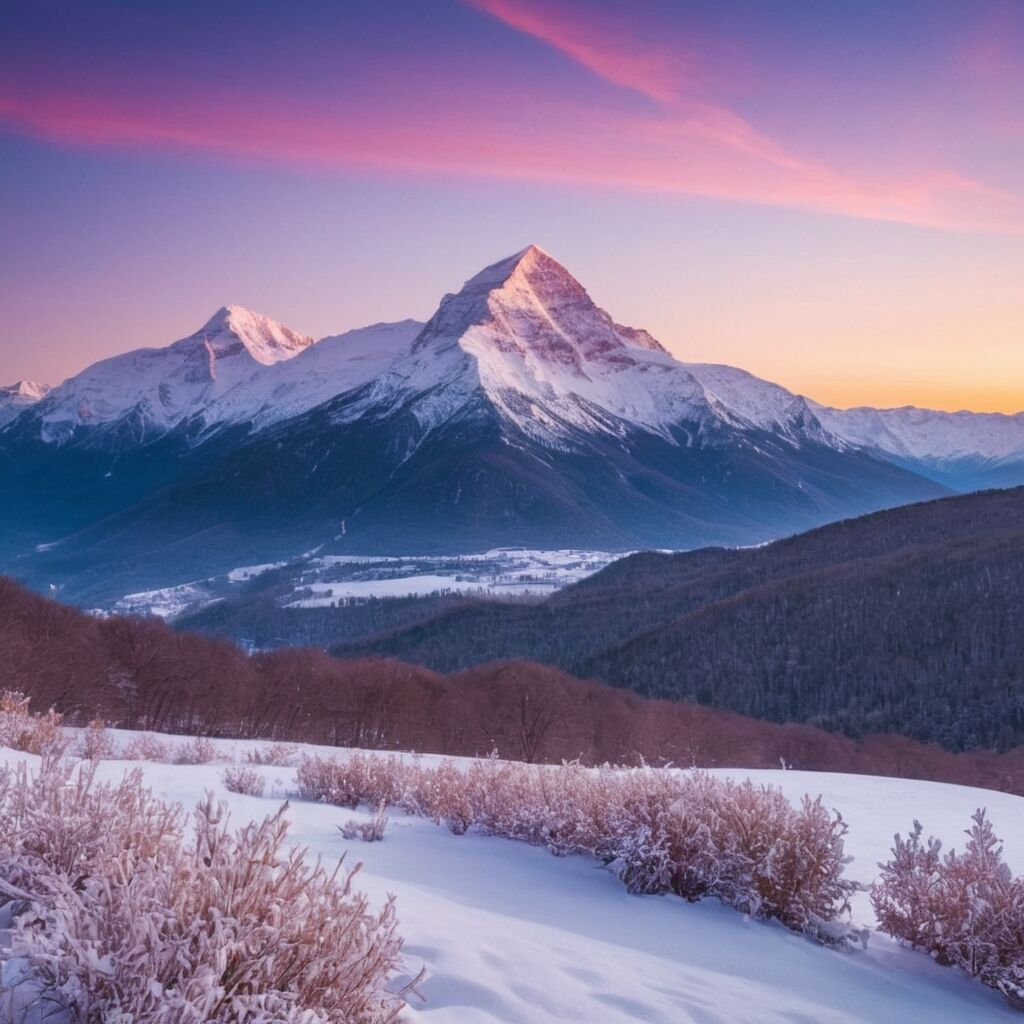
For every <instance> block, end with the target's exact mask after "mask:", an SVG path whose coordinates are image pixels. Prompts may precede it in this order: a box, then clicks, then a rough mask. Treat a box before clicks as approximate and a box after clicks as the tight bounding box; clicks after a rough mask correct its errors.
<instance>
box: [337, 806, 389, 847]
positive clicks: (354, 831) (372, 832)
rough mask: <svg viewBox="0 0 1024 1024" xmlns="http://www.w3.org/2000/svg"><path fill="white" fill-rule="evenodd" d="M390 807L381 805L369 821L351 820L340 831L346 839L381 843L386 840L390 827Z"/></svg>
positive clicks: (339, 827) (341, 826) (340, 826)
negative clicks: (385, 836) (385, 835)
mask: <svg viewBox="0 0 1024 1024" xmlns="http://www.w3.org/2000/svg"><path fill="white" fill-rule="evenodd" d="M387 809H388V805H387V804H386V803H383V802H382V803H381V805H380V806H379V807H378V808H377V810H376V812H375V813H374V815H373V817H372V818H371V819H370V820H369V821H359V820H358V819H356V818H350V819H349V820H348V821H346V822H345V824H344V825H339V826H338V829H339V830H340V832H341V835H342V837H343V838H344V839H350V840H351V839H361V840H362V841H363V842H364V843H379V842H380V841H381V840H382V839H383V838H384V830H385V829H386V828H387V827H388V821H389V820H390V819H389V818H388V816H387Z"/></svg>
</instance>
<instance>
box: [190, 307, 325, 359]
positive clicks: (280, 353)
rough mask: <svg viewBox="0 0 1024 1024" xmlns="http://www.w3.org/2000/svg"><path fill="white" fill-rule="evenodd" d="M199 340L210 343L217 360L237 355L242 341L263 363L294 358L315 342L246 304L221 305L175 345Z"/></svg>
mask: <svg viewBox="0 0 1024 1024" xmlns="http://www.w3.org/2000/svg"><path fill="white" fill-rule="evenodd" d="M197 341H198V342H201V343H204V344H207V345H209V347H210V349H211V350H212V351H213V353H214V354H215V358H218V359H220V358H223V357H224V356H226V355H233V354H235V352H237V346H238V345H239V344H241V345H242V346H243V347H244V348H245V350H246V351H247V352H248V354H249V355H250V356H252V358H253V359H255V360H256V362H258V363H262V364H263V365H264V366H270V365H272V364H274V363H279V362H281V361H282V360H284V359H291V358H293V357H294V356H296V355H298V354H299V353H300V352H301V351H302V350H303V349H306V348H309V346H310V345H312V344H313V339H312V338H308V337H306V336H305V335H302V334H299V333H297V332H296V331H293V330H291V328H289V327H285V326H284V325H283V324H279V323H278V322H277V321H276V320H271V319H270V317H267V316H264V315H263V314H262V313H255V312H253V311H252V310H251V309H246V308H245V307H244V306H221V308H220V309H218V310H217V312H216V313H214V314H213V316H211V317H210V319H209V320H207V321H206V323H205V324H204V325H203V326H202V327H200V328H199V330H198V331H196V333H195V334H193V335H190V336H189V337H188V338H183V339H182V340H181V341H179V342H175V345H178V346H181V347H183V348H186V347H189V346H194V345H195V343H196V342H197ZM172 347H173V346H172Z"/></svg>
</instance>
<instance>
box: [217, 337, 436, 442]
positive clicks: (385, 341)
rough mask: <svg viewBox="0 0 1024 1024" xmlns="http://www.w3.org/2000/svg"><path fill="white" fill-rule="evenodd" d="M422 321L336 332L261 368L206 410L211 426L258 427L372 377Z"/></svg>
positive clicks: (408, 340) (410, 339)
mask: <svg viewBox="0 0 1024 1024" xmlns="http://www.w3.org/2000/svg"><path fill="white" fill-rule="evenodd" d="M422 328H423V324H422V323H421V322H420V321H419V320H400V321H398V322H397V323H380V324H372V325H371V326H369V327H361V328H358V329H356V330H353V331H346V332H345V333H344V334H334V335H330V336H328V337H326V338H322V339H321V340H320V341H318V342H317V343H316V344H315V345H310V346H309V347H308V348H307V349H305V351H303V352H300V353H299V354H298V355H297V356H296V357H295V358H294V359H290V360H288V361H287V362H284V363H276V364H274V365H272V366H267V367H265V368H264V369H261V370H258V371H257V372H256V373H254V374H253V375H252V376H251V377H250V378H249V379H248V380H247V381H244V382H242V383H241V384H239V385H238V386H237V387H235V388H233V389H232V390H231V391H229V392H227V393H226V394H225V395H223V396H222V397H221V398H218V399H215V400H214V401H213V402H211V403H210V405H209V406H207V408H206V409H205V410H204V412H203V418H204V419H205V420H206V422H207V424H208V425H211V426H212V425H217V424H221V423H252V425H253V428H254V429H256V430H259V429H262V428H264V427H267V426H270V425H271V424H273V423H277V422H280V421H281V420H285V419H288V418H289V417H291V416H297V415H299V414H300V413H303V412H307V411H308V410H310V409H314V408H316V407H317V406H318V405H321V404H323V403H324V402H329V401H330V400H331V399H332V398H334V397H335V396H336V395H339V394H341V393H343V392H345V391H350V390H352V389H353V388H357V387H360V386H361V385H363V384H365V383H367V382H368V381H370V380H373V379H374V378H375V377H377V376H378V375H379V374H381V373H382V372H383V371H384V370H386V369H387V368H388V366H389V365H390V364H391V363H392V362H394V360H395V359H396V358H397V357H398V356H400V355H401V354H402V353H404V352H406V351H408V349H409V346H410V345H411V344H412V342H413V339H414V338H415V337H416V335H417V334H419V332H420V330H421V329H422Z"/></svg>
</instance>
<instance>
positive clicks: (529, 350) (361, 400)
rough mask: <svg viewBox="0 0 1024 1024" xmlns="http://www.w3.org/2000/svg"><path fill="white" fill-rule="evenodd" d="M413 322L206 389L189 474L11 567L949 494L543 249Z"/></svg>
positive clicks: (712, 540)
mask: <svg viewBox="0 0 1024 1024" xmlns="http://www.w3.org/2000/svg"><path fill="white" fill-rule="evenodd" d="M417 327H418V325H416V324H415V323H414V322H408V321H407V322H405V323H403V324H398V325H391V326H387V325H383V326H382V327H380V328H371V329H367V332H366V333H365V336H364V337H361V338H352V337H349V338H348V340H347V341H346V340H345V338H344V336H343V337H342V338H341V339H336V341H337V343H338V344H337V346H336V347H337V351H338V352H339V353H340V355H341V356H345V353H346V352H350V353H351V354H352V356H353V357H352V358H344V359H341V360H340V361H338V360H336V359H335V356H334V355H333V354H332V348H328V347H327V346H329V345H332V346H333V342H329V341H325V342H321V343H319V344H318V345H314V346H312V347H309V346H305V350H304V351H301V352H300V353H298V354H295V352H294V351H293V352H292V354H293V355H295V358H293V359H290V360H289V361H288V362H286V363H283V364H281V365H272V366H263V367H260V368H259V369H258V371H257V372H255V373H252V374H249V375H248V376H247V377H246V378H245V379H244V380H237V381H235V382H234V383H233V385H232V386H231V387H230V388H223V389H218V390H217V391H216V393H215V394H214V396H213V400H212V401H209V402H207V404H205V405H202V406H200V405H199V404H198V400H197V401H196V403H195V404H194V405H193V406H192V407H191V408H193V409H194V415H192V416H190V417H189V418H186V419H182V420H180V421H179V423H178V425H177V427H175V428H174V430H172V431H169V432H167V433H165V434H164V435H162V436H161V438H162V443H163V444H164V447H165V448H168V446H170V445H174V444H176V445H177V448H176V449H175V454H174V457H175V467H174V471H173V473H169V474H168V475H166V476H165V477H164V478H162V479H159V478H157V477H156V476H154V481H155V486H152V487H150V488H149V489H148V491H146V492H144V493H139V492H138V491H137V490H133V491H131V494H132V497H133V499H135V500H134V501H133V502H131V503H124V502H122V504H121V506H120V507H118V508H115V507H112V506H110V507H108V510H107V511H108V514H107V515H105V516H103V517H100V518H94V520H93V522H91V523H90V522H88V521H86V520H84V519H82V518H81V517H79V518H78V519H76V520H75V528H76V532H74V533H73V535H72V536H65V537H58V538H47V539H46V540H45V541H43V543H44V544H52V542H53V540H60V543H59V544H58V545H57V546H56V547H47V548H46V549H44V550H43V551H41V552H38V553H36V554H34V555H32V556H31V557H30V558H29V559H27V560H26V561H25V562H23V563H22V566H19V569H21V570H22V571H23V572H24V574H25V576H26V578H28V579H30V580H31V581H33V582H34V583H36V584H37V585H40V584H43V583H49V582H52V581H53V580H55V579H56V580H61V581H70V583H71V587H70V589H69V591H68V593H69V595H70V596H74V597H75V598H76V599H78V600H90V601H98V602H101V601H104V600H106V599H108V598H109V597H110V596H111V595H112V594H115V591H118V590H119V591H120V593H124V592H126V591H128V590H132V589H134V590H138V589H147V588H149V587H151V586H156V585H166V584H169V583H174V582H181V581H185V580H188V579H191V578H194V577H195V576H198V575H209V574H211V573H213V572H218V571H224V570H226V569H229V568H231V567H232V566H233V565H239V564H244V563H245V562H251V561H266V560H268V559H277V558H280V557H285V556H289V555H294V554H296V553H298V552H300V551H303V550H309V549H310V548H313V547H324V550H327V551H335V552H351V551H360V552H378V553H386V552H400V553H409V552H410V551H413V552H431V551H439V550H447V551H449V552H459V551H472V550H483V549H487V548H491V547H495V546H502V545H508V544H528V545H531V546H537V547H567V546H575V545H579V544H586V545H588V546H591V547H595V548H604V549H606V550H623V549H634V548H637V547H673V548H679V547H693V546H698V545H704V544H716V543H717V544H750V543H759V542H761V541H764V540H767V539H769V538H772V537H777V536H780V535H784V534H786V533H791V532H794V531H796V530H800V529H806V528H807V527H809V526H813V525H816V524H818V523H820V522H823V521H827V520H829V519H835V518H838V517H841V516H844V515H850V514H855V513H860V512H865V511H870V510H872V509H877V508H881V507H885V506H888V505H893V504H898V503H901V502H906V501H910V500H915V499H920V498H926V497H932V496H935V495H938V494H942V493H945V489H944V488H943V487H942V486H941V485H939V484H936V483H934V482H933V481H930V480H927V479H925V478H923V477H921V476H919V475H916V474H914V473H911V472H908V471H906V470H904V469H901V468H899V467H896V466H893V465H892V464H891V463H889V462H887V461H885V460H884V459H881V458H878V457H877V456H875V455H872V454H871V453H867V452H864V451H863V450H861V449H860V448H856V447H854V446H851V445H849V444H847V443H846V442H844V441H842V440H840V439H838V438H837V437H835V436H834V435H832V434H831V433H830V432H829V431H827V430H826V429H825V428H824V427H823V426H822V424H821V422H820V421H819V420H818V419H817V417H816V416H815V414H814V412H813V410H812V409H811V408H810V406H809V404H808V403H807V402H806V401H805V400H804V399H801V398H798V397H796V396H792V395H789V393H788V392H785V391H784V389H781V388H778V387H776V386H775V385H770V384H767V383H766V382H762V381H757V380H756V378H749V382H753V386H754V387H755V390H756V394H752V393H744V394H736V393H726V392H725V390H724V389H723V388H722V387H719V388H718V389H717V390H716V389H713V388H710V387H708V386H706V385H705V384H704V383H702V381H701V379H700V378H699V377H698V376H697V375H695V374H694V372H692V371H691V370H690V369H689V368H687V367H686V366H685V365H683V364H681V363H679V362H678V361H676V360H675V359H673V358H672V357H671V356H669V355H668V353H666V352H665V350H664V349H663V348H662V347H661V346H660V345H659V344H658V343H657V342H656V341H655V340H654V339H653V338H651V337H650V336H649V335H648V334H646V333H645V332H643V331H638V330H633V329H630V328H626V327H622V326H620V325H617V324H616V323H615V322H614V321H613V320H612V319H611V317H610V316H608V314H607V313H605V312H604V311H603V310H601V309H599V308H598V307H597V306H596V305H595V304H594V303H593V301H592V300H591V299H590V297H589V296H588V295H587V293H586V291H585V289H584V288H583V287H582V285H580V284H579V282H578V281H576V280H575V279H574V278H573V277H572V275H570V274H569V273H568V271H566V270H565V268H563V267H562V266H560V265H559V264H558V263H557V262H556V261H555V260H554V259H552V258H551V257H550V256H548V255H547V254H546V253H544V252H543V251H542V250H540V249H538V248H537V247H535V246H530V247H529V248H527V249H525V250H523V251H522V252H520V253H517V254H515V255H514V256H512V257H509V258H508V259H505V260H502V261H500V262H498V263H496V264H494V265H493V266H491V267H488V268H486V269H485V270H483V271H482V272H481V273H479V274H477V275H476V276H475V277H473V278H471V279H470V280H469V281H468V282H467V283H466V284H465V286H464V287H463V288H462V289H461V290H460V291H459V292H458V293H456V294H452V295H448V296H445V298H444V299H442V301H441V303H440V305H439V307H438V309H437V312H436V313H435V314H434V316H433V317H432V318H431V319H430V321H429V322H428V323H427V324H426V325H425V326H423V328H422V330H419V331H418V332H416V328H417ZM414 333H415V339H414V340H411V337H412V335H413V334H414ZM204 340H205V335H204V332H199V333H198V334H197V335H196V336H194V337H193V339H189V340H188V341H189V346H190V349H189V350H190V351H191V348H192V347H195V346H202V345H203V342H204ZM178 344H179V345H181V344H183V343H178ZM321 346H323V347H321ZM175 349H176V346H171V349H169V350H164V351H165V352H171V351H172V350H175ZM367 352H369V353H372V355H370V356H365V353H367ZM356 356H358V357H359V358H356ZM154 358H155V357H154ZM165 358H166V357H165ZM146 359H147V360H148V359H150V357H149V356H148V355H147V356H146ZM147 365H148V364H147ZM375 370H379V372H377V373H376V374H374V371H375ZM81 386H82V385H81V383H79V384H78V385H76V388H80V387H81ZM334 389H338V391H337V394H335V395H333V396H331V397H329V398H328V400H326V401H320V400H321V399H322V398H324V397H325V396H329V395H330V394H331V392H332V391H333V390H334ZM740 390H742V389H740ZM749 390H750V389H749V387H748V392H749ZM315 402H319V404H315V405H314V404H313V403H315ZM96 404H98V403H96ZM123 404H125V403H123V402H122V405H123ZM182 404H183V403H181V402H179V403H178V404H177V406H176V407H180V406H181V405H182ZM33 415H36V416H37V417H38V416H39V415H42V416H44V417H45V416H46V415H47V414H46V411H45V409H43V410H42V413H39V414H33ZM43 422H44V423H45V422H49V421H48V420H46V419H45V418H44V420H43ZM15 426H16V427H17V428H18V430H19V431H21V432H22V433H23V432H24V428H23V427H22V421H21V420H19V421H18V422H17V423H16V424H15ZM175 431H177V432H178V433H177V434H176V433H175ZM11 433H12V431H11V430H8V431H7V432H6V433H5V434H4V435H0V437H3V438H6V437H8V436H9V435H11ZM158 448H159V446H158ZM154 451H157V449H154ZM148 454H149V452H148V450H147V457H148ZM161 457H162V458H165V457H166V456H161ZM159 462H160V459H159V458H158V459H157V460H156V462H155V463H154V465H158V464H159ZM79 507H80V506H79Z"/></svg>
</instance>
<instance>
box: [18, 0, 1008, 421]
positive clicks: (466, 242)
mask: <svg viewBox="0 0 1024 1024" xmlns="http://www.w3.org/2000/svg"><path fill="white" fill-rule="evenodd" d="M1022 97H1024V2H1020V0H1005V2H1001V0H993V2H990V3H988V2H984V0H948V2H944V0H858V2H856V3H842V4H841V3H817V4H815V3H808V2H807V0H792V2H787V0H773V2H772V3H765V2H763V0H756V2H754V0H752V2H741V0H728V2H725V0H708V2H689V0H677V2H669V0H665V2H642V0H640V2H637V0H634V2H631V3H628V4H627V3H602V2H595V0H589V2H586V0H464V2H457V0H406V2H399V0H368V2H362V0H333V2H305V3H298V4H285V3H280V2H269V0H247V2H232V3H224V2H216V0H211V2H206V3H189V2H176V3H158V2H146V3H138V2H127V0H126V2H111V0H102V2H96V0H38V2H32V0H27V2H25V3H20V4H13V3H11V4H5V5H3V6H2V7H0V233H2V234H0V237H2V240H3V241H2V244H0V316H2V319H0V384H7V383H11V382H13V381H14V380H17V379H18V378H21V377H31V378H35V379H41V380H45V381H49V382H51V383H53V382H56V381H58V380H60V379H61V378H63V377H65V376H67V375H69V374H71V373H74V372H77V371H78V370H80V369H81V368H82V367H83V366H84V365H86V364H87V363H89V362H92V361H94V360H95V359H98V358H101V357H103V356H107V355H112V354H115V353H117V352H120V351H124V350H126V349H128V348H131V347H136V346H139V345H158V344H165V343H167V342H169V341H171V340H173V339H175V338H178V337H181V336H182V335H185V334H188V333H190V332H191V331H193V330H195V329H196V328H197V327H199V326H200V325H201V324H202V323H203V321H204V320H205V319H206V318H207V317H208V316H209V315H210V314H211V313H212V312H213V311H214V310H215V309H216V308H217V307H219V306H221V305H223V304H226V303H239V304H242V305H246V306H250V307H252V308H254V309H256V310H259V311H260V312H264V313H266V314H268V315H270V316H272V317H274V318H276V319H278V320H281V321H283V322H284V323H286V324H288V325H289V326H291V327H294V328H295V329H297V330H301V331H303V332H305V333H307V334H311V335H313V336H316V337H319V336H321V335H324V334H328V333H337V332H339V331H342V330H345V329H347V328H350V327H356V326H361V325H363V324H366V323H370V322H373V321H377V320H383V319H392V320H393V319H400V318H403V317H406V316H415V317H420V318H425V317H427V316H429V315H430V313H431V312H432V311H433V309H434V307H435V306H436V304H437V301H438V299H439V298H440V297H441V295H442V294H443V293H445V292H447V291H452V290H455V289H457V288H458V287H459V286H460V285H461V283H462V282H463V281H464V280H465V279H466V278H467V277H469V276H471V275H472V274H473V273H474V272H475V271H477V270H478V269H480V268H481V267H482V266H484V265H485V264H487V263H489V262H493V261H494V260H496V259H498V258H500V257H502V256H505V255H508V254H509V253H512V252H515V251H516V250H518V249H521V248H523V247H524V246H525V245H527V244H528V243H530V242H536V243H538V244H539V245H541V246H542V247H543V248H545V249H546V250H548V251H549V252H550V253H551V254H552V255H554V256H555V257H556V258H557V259H559V260H560V261H561V262H563V263H564V264H565V265H566V266H567V267H568V268H569V269H570V270H571V271H572V272H573V273H574V274H575V275H576V276H577V277H578V278H579V279H580V280H581V281H582V282H583V283H584V284H585V285H586V286H587V287H588V289H589V290H590V293H591V295H592V296H593V297H594V299H595V300H596V301H597V302H598V303H599V304H601V305H602V306H604V307H605V308H606V309H608V310H609V312H611V313H612V315H613V316H615V317H616V319H617V320H619V321H620V322H623V323H626V324H630V325H634V326H642V327H646V328H647V329H648V330H650V331H651V332H652V333H653V334H654V335H655V336H656V337H658V338H659V339H660V340H661V341H662V342H663V343H664V344H665V345H667V346H668V347H669V348H670V349H671V350H672V351H673V352H674V353H675V354H676V355H677V356H678V357H680V358H682V359H684V360H690V361H715V362H727V363H731V364H734V365H739V366H742V367H744V368H746V369H748V370H750V371H752V372H754V373H757V374H759V375H761V376H764V377H768V378H769V379H772V380H776V381H778V382H779V383H782V384H784V385H786V386H787V387H789V388H792V389H794V390H797V391H800V392H803V393H805V394H809V395H811V396H812V397H814V398H817V399H819V400H822V401H827V402H831V403H834V404H838V405H854V404H874V405H903V404H917V405H929V406H933V407H938V408H946V409H958V408H973V409H979V410H981V409H984V410H1002V411H1017V410H1019V409H1024V99H1022Z"/></svg>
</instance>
